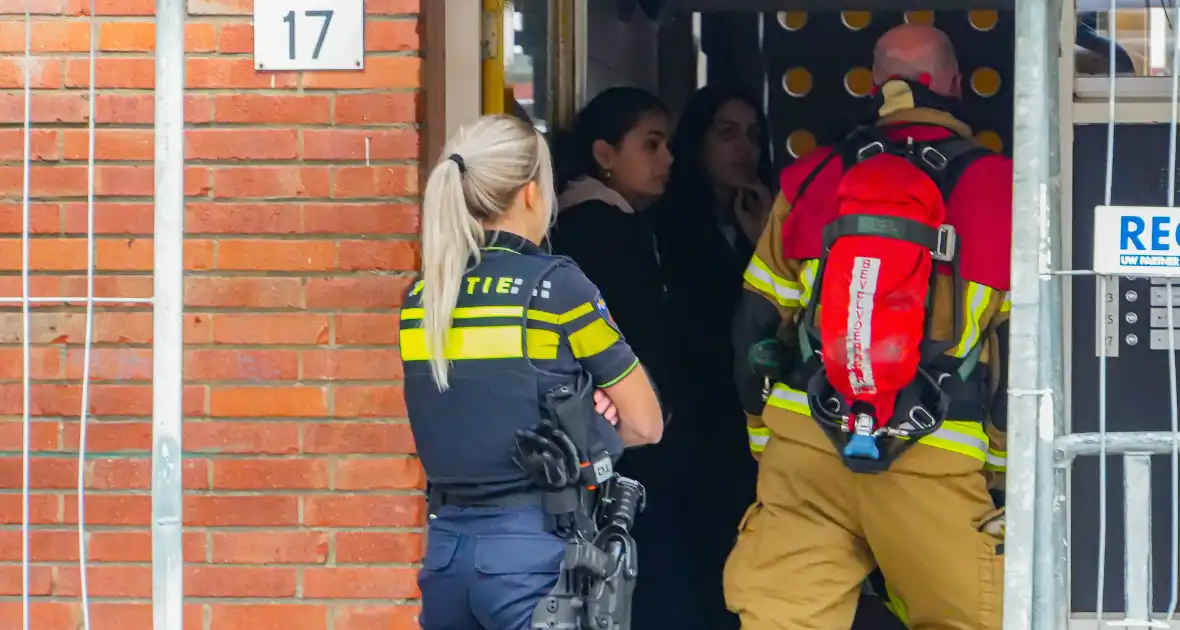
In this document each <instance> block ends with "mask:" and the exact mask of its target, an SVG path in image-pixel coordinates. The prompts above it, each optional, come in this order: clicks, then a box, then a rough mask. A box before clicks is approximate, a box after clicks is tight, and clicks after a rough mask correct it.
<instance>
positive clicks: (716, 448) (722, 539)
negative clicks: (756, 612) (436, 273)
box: [652, 87, 775, 629]
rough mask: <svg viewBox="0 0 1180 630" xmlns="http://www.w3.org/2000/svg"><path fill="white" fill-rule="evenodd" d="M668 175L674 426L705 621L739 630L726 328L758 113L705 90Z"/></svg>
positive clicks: (661, 211)
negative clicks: (729, 606) (684, 468)
mask: <svg viewBox="0 0 1180 630" xmlns="http://www.w3.org/2000/svg"><path fill="white" fill-rule="evenodd" d="M672 156H673V158H674V161H673V164H672V177H671V180H670V181H669V184H668V189H667V191H666V192H665V194H664V197H663V199H662V200H661V201H660V203H659V204H658V206H657V207H656V208H655V209H654V210H653V211H652V216H653V220H654V223H655V225H656V233H657V236H658V240H659V243H660V257H661V260H662V261H663V265H662V266H663V269H664V275H665V278H666V280H667V285H668V296H669V304H670V306H671V309H672V311H673V312H674V313H676V314H677V316H676V317H675V319H674V320H673V334H674V335H675V337H676V340H677V341H676V344H677V345H678V346H679V347H680V348H681V349H682V350H683V351H684V353H685V356H684V357H683V358H682V366H683V369H684V370H685V371H686V377H685V382H686V384H687V386H686V387H685V392H686V393H687V396H688V398H687V399H686V400H682V402H681V406H680V408H679V409H678V411H677V413H678V416H677V421H678V422H680V423H684V424H688V425H690V427H691V429H690V430H689V433H690V434H692V435H693V436H694V437H695V440H694V442H695V444H694V445H693V446H692V448H691V450H692V456H691V460H692V461H696V462H699V463H701V465H700V466H698V468H699V469H700V470H701V471H702V474H700V475H699V478H698V479H696V480H695V483H696V484H697V487H698V488H699V494H700V496H701V499H700V500H701V504H702V509H700V510H698V511H697V512H696V516H695V517H694V522H693V529H694V533H695V536H694V538H695V540H696V545H697V547H698V550H699V551H698V552H697V557H698V562H699V563H700V569H699V575H700V577H699V583H700V588H701V590H702V594H701V597H702V601H703V602H705V604H706V607H707V613H706V614H707V615H708V617H709V627H710V628H718V629H721V628H733V629H736V628H738V625H739V624H738V620H737V617H736V616H735V615H732V614H730V613H728V612H727V611H726V609H725V603H724V596H723V593H722V588H721V576H722V570H723V568H724V566H725V559H726V557H727V556H728V555H729V551H730V549H731V548H732V546H733V542H734V539H735V537H736V534H737V526H738V522H739V521H740V519H741V517H742V514H743V513H744V512H745V510H746V508H747V507H749V505H750V504H751V503H752V502H753V501H754V497H755V480H756V477H757V465H756V462H755V461H754V459H753V457H752V456H751V454H750V451H749V446H748V440H747V436H746V421H745V416H744V414H743V412H742V406H741V403H740V402H739V400H738V397H737V390H736V387H735V384H734V375H733V364H734V362H733V344H732V341H731V335H730V330H731V327H732V320H733V313H734V308H735V307H736V305H737V302H738V298H739V297H740V295H741V291H742V273H743V272H744V270H745V268H746V265H747V264H749V262H750V257H751V256H752V255H753V253H754V244H755V243H757V241H758V238H759V237H760V236H761V233H762V229H763V227H764V226H765V224H766V221H767V219H768V217H769V215H770V207H771V204H772V202H773V196H772V193H771V190H772V189H774V188H775V186H774V183H773V181H772V175H771V171H772V169H771V163H770V156H769V146H768V141H767V126H766V120H765V119H764V118H763V116H762V114H761V112H760V110H759V108H758V106H757V103H756V101H754V100H752V99H751V98H749V97H747V96H746V95H744V94H742V93H741V92H739V91H737V90H731V89H726V88H716V87H705V88H702V89H701V90H699V91H698V92H697V93H696V94H695V95H694V96H693V97H692V98H691V99H690V100H689V103H688V105H687V106H686V107H685V110H684V112H683V113H682V114H681V116H680V121H679V123H678V125H677V128H676V133H675V134H674V136H673V141H672Z"/></svg>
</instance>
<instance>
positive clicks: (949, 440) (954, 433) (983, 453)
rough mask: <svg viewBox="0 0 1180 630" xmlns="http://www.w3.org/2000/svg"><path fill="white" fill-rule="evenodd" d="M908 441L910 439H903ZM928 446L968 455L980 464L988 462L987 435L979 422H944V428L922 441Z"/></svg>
mask: <svg viewBox="0 0 1180 630" xmlns="http://www.w3.org/2000/svg"><path fill="white" fill-rule="evenodd" d="M901 439H903V440H904V439H908V438H901ZM921 443H922V444H925V445H926V446H933V447H935V448H941V449H942V450H944V451H950V452H952V453H958V454H960V455H966V456H967V457H970V458H971V459H975V460H978V461H979V462H986V461H987V444H988V439H987V434H986V433H984V432H983V427H981V426H979V423H978V422H971V421H969V420H944V421H943V423H942V426H940V427H938V430H937V431H935V432H934V433H931V434H930V435H927V436H924V437H923V438H922V440H921Z"/></svg>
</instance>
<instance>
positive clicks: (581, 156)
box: [550, 87, 710, 630]
mask: <svg viewBox="0 0 1180 630" xmlns="http://www.w3.org/2000/svg"><path fill="white" fill-rule="evenodd" d="M668 126H669V123H668V114H667V111H666V109H665V108H664V105H663V103H661V102H660V100H659V99H658V98H656V97H655V96H654V95H652V94H650V93H648V92H645V91H643V90H639V89H636V88H630V87H616V88H611V89H609V90H606V91H604V92H602V93H601V94H599V95H598V96H596V97H595V98H594V99H593V100H591V101H590V103H589V104H587V105H586V107H585V109H583V110H582V111H581V112H580V113H579V115H578V119H577V121H576V122H575V125H574V128H573V129H571V130H570V131H569V132H567V133H566V134H564V135H563V136H561V137H560V138H559V142H558V143H557V146H556V150H555V152H556V155H557V171H558V181H559V193H560V196H559V198H558V204H559V206H560V210H559V213H558V215H557V224H556V225H555V227H554V229H553V230H552V232H551V234H550V242H551V243H552V245H553V251H554V253H557V254H563V255H566V256H569V257H570V258H572V259H573V260H574V262H576V263H577V264H578V266H579V267H581V269H582V271H583V272H584V273H585V274H586V276H587V277H588V278H589V279H590V281H591V282H593V283H594V284H595V285H596V286H597V287H598V288H599V289H600V290H601V291H602V297H603V299H604V301H605V302H606V304H607V307H608V308H609V309H610V312H611V315H612V316H613V317H614V319H615V322H616V324H617V325H618V327H619V330H620V331H621V332H622V333H623V336H624V337H625V338H626V339H627V342H628V343H629V344H630V345H631V348H632V349H633V350H634V351H635V354H636V356H638V357H639V360H640V361H642V362H643V365H644V367H645V368H646V369H647V371H648V374H649V375H650V376H651V379H652V381H653V382H654V383H655V385H656V389H657V390H658V392H659V396H660V401H661V405H662V407H663V409H664V411H665V412H666V413H667V416H668V418H667V419H668V424H667V428H666V429H665V431H664V437H663V439H662V440H661V441H660V443H659V444H655V445H651V446H644V447H639V448H634V449H627V451H626V453H624V455H623V457H622V459H620V461H619V463H618V466H617V467H616V468H617V470H618V471H619V473H620V474H622V475H625V476H627V477H631V478H634V479H637V480H639V481H640V482H641V483H643V485H644V487H645V488H646V489H647V506H646V508H645V509H644V511H643V513H642V514H640V515H639V518H638V519H637V520H636V524H635V528H634V531H633V534H634V536H635V540H636V544H637V548H638V556H639V580H638V582H637V584H636V588H635V593H634V601H633V606H632V625H631V627H632V628H634V629H635V630H664V629H666V628H676V629H677V630H706V629H709V628H710V626H708V625H706V618H705V614H704V611H703V610H702V609H701V608H700V598H699V597H698V592H699V586H698V585H699V581H698V576H699V571H698V569H697V564H696V562H697V560H696V558H697V555H698V554H699V549H698V548H697V547H696V546H695V544H694V543H695V541H694V537H693V534H692V533H693V531H694V526H695V523H694V521H695V520H696V519H698V518H701V516H700V507H701V503H700V501H701V497H700V493H699V489H698V488H696V487H695V486H694V485H693V481H694V479H695V478H694V477H693V470H692V466H693V463H692V462H690V461H688V460H687V459H686V458H687V457H688V456H690V455H691V452H690V451H689V449H688V445H689V444H690V443H691V441H692V439H691V436H690V435H689V434H688V433H687V431H688V430H689V429H691V428H692V427H691V425H690V424H688V423H685V422H681V421H680V417H681V415H682V414H685V413H687V412H686V411H684V410H683V405H682V402H683V400H684V393H683V384H684V377H683V372H682V371H681V369H680V368H681V365H682V362H683V359H682V358H681V355H680V354H679V352H678V348H677V347H676V342H677V340H676V337H675V336H674V334H673V331H674V324H675V322H676V320H677V319H679V318H680V317H682V314H680V313H676V312H674V311H673V310H671V308H670V304H669V301H668V295H667V291H666V288H665V282H664V275H663V274H664V271H663V268H662V267H663V263H662V261H661V259H660V256H659V253H658V250H657V244H656V237H655V232H654V229H653V226H652V224H651V218H650V216H649V212H650V210H651V206H652V204H653V202H655V201H656V200H658V199H659V198H660V196H661V195H662V194H663V192H664V188H665V185H666V184H667V182H668V177H669V169H670V166H671V164H672V156H671V154H670V153H669V149H668V138H669V135H670V133H669V128H668Z"/></svg>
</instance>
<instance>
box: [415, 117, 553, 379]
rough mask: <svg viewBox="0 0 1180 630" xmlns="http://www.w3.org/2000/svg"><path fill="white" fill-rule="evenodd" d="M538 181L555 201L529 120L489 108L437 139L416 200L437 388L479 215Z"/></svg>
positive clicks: (473, 258) (475, 254) (472, 259)
mask: <svg viewBox="0 0 1180 630" xmlns="http://www.w3.org/2000/svg"><path fill="white" fill-rule="evenodd" d="M529 182H536V183H537V185H538V186H539V187H540V189H541V194H542V195H543V196H544V199H545V207H546V208H550V209H552V207H553V166H552V163H551V159H550V157H549V148H548V147H547V146H546V144H545V139H544V137H543V136H541V134H540V133H539V132H537V130H536V129H534V128H533V127H532V126H531V125H529V124H528V123H526V122H524V121H522V120H520V119H519V118H515V117H512V116H505V115H492V116H484V117H481V118H479V119H478V120H476V121H475V122H473V123H470V124H468V125H464V126H463V127H462V128H460V129H459V131H458V132H457V133H456V134H455V136H454V137H452V138H451V140H450V141H449V142H447V145H446V146H445V147H443V151H442V157H441V159H440V160H439V162H438V164H436V165H435V166H434V170H433V171H431V173H430V178H429V179H428V180H427V181H426V191H425V193H424V195H423V200H422V280H423V283H422V307H423V310H424V311H425V312H424V313H423V315H424V317H423V322H422V323H423V328H424V329H425V331H426V344H427V347H428V348H429V349H430V356H431V359H430V369H431V373H432V374H433V376H434V382H435V384H436V385H437V386H438V388H439V391H443V390H446V389H447V387H448V385H449V383H448V380H447V372H448V368H449V366H450V362H449V361H448V360H447V358H446V353H445V351H444V348H445V347H446V342H447V337H448V334H449V331H450V328H451V317H452V314H453V312H454V310H455V303H456V301H457V300H458V297H459V290H460V288H461V285H462V282H463V274H464V273H465V272H466V271H467V270H468V269H469V268H470V266H473V265H475V264H478V263H479V251H480V247H481V246H482V245H483V240H484V238H483V234H484V222H487V221H495V219H497V218H498V217H500V216H501V214H503V213H504V212H505V211H506V210H508V209H509V207H510V206H511V205H512V203H513V200H514V199H515V198H516V194H517V193H518V192H519V191H520V189H521V188H523V187H524V186H525V185H526V184H528V183H529Z"/></svg>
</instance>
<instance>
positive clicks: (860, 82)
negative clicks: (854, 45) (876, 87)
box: [844, 68, 873, 98]
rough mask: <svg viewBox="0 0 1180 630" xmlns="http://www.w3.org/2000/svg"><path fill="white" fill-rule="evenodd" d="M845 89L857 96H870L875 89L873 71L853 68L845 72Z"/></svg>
mask: <svg viewBox="0 0 1180 630" xmlns="http://www.w3.org/2000/svg"><path fill="white" fill-rule="evenodd" d="M844 89H845V90H847V91H848V93H849V94H851V95H853V96H855V97H858V98H859V97H862V96H868V95H869V93H870V92H872V91H873V71H872V70H869V69H868V68H853V69H851V70H849V71H848V72H845V73H844Z"/></svg>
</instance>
